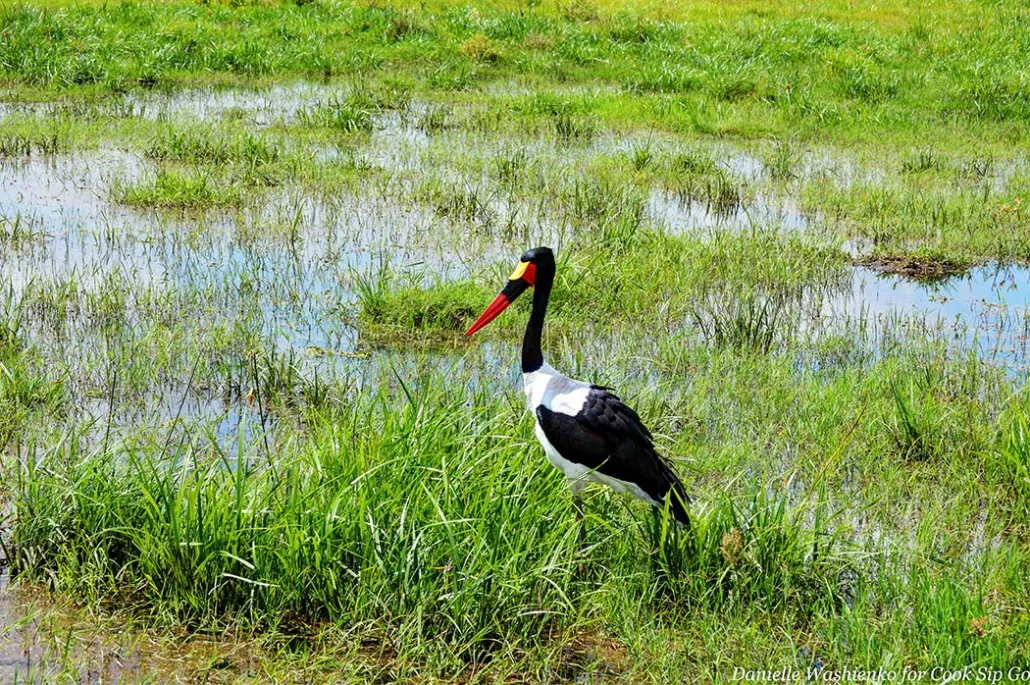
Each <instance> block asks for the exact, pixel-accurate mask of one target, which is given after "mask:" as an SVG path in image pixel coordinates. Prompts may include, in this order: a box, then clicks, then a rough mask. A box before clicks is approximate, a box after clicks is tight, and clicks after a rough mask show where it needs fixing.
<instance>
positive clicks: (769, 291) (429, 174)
mask: <svg viewBox="0 0 1030 685" xmlns="http://www.w3.org/2000/svg"><path fill="white" fill-rule="evenodd" d="M369 12H371V10H369ZM570 12H571V10H570ZM377 16H378V15H377ZM391 16H392V15H391ZM399 16H400V15H399ZM403 16H408V15H403ZM591 16H592V15H590V14H589V13H587V15H584V17H582V18H578V19H569V21H572V22H580V21H585V22H586V23H587V24H588V25H589V24H590V23H591V22H594V21H597V19H596V17H595V18H591ZM409 19H410V20H411V21H413V22H414V23H413V24H412V25H411V26H407V28H406V29H405V31H412V32H415V33H414V34H413V35H417V32H418V31H420V30H422V29H419V28H417V25H418V22H417V21H415V19H414V15H411V17H409ZM452 19H453V17H452ZM479 20H480V19H479V18H478V15H477V17H474V18H470V19H468V21H479ZM405 21H407V20H405ZM576 25H577V26H578V24H576ZM541 30H543V29H541ZM532 35H537V34H535V33H534V34H532ZM474 38H475V37H474ZM484 39H486V37H485V36H484ZM469 40H472V39H469ZM527 40H528V39H527ZM534 40H541V41H544V40H545V37H540V38H534ZM477 41H478V42H477ZM490 45H491V43H490V40H489V39H486V43H485V44H483V43H482V41H480V40H479V39H478V38H475V40H474V41H473V42H472V43H468V44H466V43H462V47H461V54H463V55H466V57H468V58H469V59H471V60H472V61H476V62H477V63H480V66H481V67H482V65H484V64H492V63H494V61H496V60H502V59H503V58H502V57H501V56H498V55H494V56H491V55H492V54H493V53H490V49H491V48H490ZM484 51H485V52H484ZM466 53H468V54H466ZM0 54H5V53H0ZM482 68H486V67H482ZM449 73H450V72H447V73H446V74H444V75H443V76H440V78H444V77H445V76H446V77H447V78H451V76H448V75H447V74H449ZM849 73H850V72H849ZM670 74H671V72H670ZM652 76H653V75H652ZM666 76H668V77H669V78H671V76H670V75H668V74H667V75H666ZM852 76H854V75H852ZM655 78H657V77H655ZM663 78H665V77H663ZM849 78H851V77H849ZM855 78H857V77H855ZM860 80H861V79H860ZM276 81H277V82H275V83H272V82H269V83H268V84H267V85H265V86H264V87H256V86H253V85H239V84H236V85H230V86H219V87H213V86H205V87H193V86H190V87H185V86H183V87H170V88H131V89H128V91H127V92H121V90H122V89H117V90H116V91H115V92H99V93H93V94H91V95H90V96H89V97H53V94H52V93H43V94H38V95H39V97H38V98H36V97H33V92H32V91H29V90H26V89H21V90H16V89H12V92H11V94H10V96H9V97H4V96H3V94H2V93H0V373H2V375H0V403H2V407H3V412H2V414H3V415H2V416H0V444H2V445H3V446H4V451H3V455H4V457H3V459H4V464H5V478H4V489H3V494H4V497H5V499H6V501H7V505H6V507H7V508H6V511H7V516H6V518H5V523H4V530H3V545H4V554H5V557H6V564H7V569H8V570H7V572H5V575H4V576H3V579H2V582H0V634H2V635H3V646H2V647H0V657H2V658H0V680H3V681H4V682H8V681H16V682H46V681H49V680H53V679H58V680H59V679H62V678H63V679H65V680H67V681H69V682H84V683H94V682H95V683H106V682H117V681H119V680H120V681H123V682H136V681H139V680H145V679H150V680H152V681H154V682H164V681H170V680H174V679H179V680H181V681H191V682H192V681H196V682H263V681H282V682H292V681H294V680H304V679H307V680H311V679H313V678H314V679H316V680H317V679H320V678H327V677H330V674H332V677H338V678H339V679H340V680H341V681H346V680H348V679H350V680H351V681H354V682H358V681H362V680H367V679H368V678H372V677H379V678H383V679H390V680H412V681H413V680H420V681H424V679H425V678H427V677H428V678H430V679H432V678H439V679H440V680H442V681H450V680H453V679H454V678H462V679H465V680H469V681H475V680H476V679H481V680H483V681H484V682H485V681H495V680H503V679H504V678H508V677H513V676H514V675H515V674H521V677H524V678H528V679H530V680H537V681H546V682H553V681H575V682H618V681H638V680H650V681H661V680H662V678H663V677H665V678H670V679H672V680H676V681H679V680H684V681H686V680H687V679H692V680H695V681H702V682H707V681H711V680H718V679H720V678H725V677H727V675H728V674H729V673H731V672H732V668H733V667H735V666H747V665H752V666H756V667H766V666H768V665H769V664H780V665H790V666H792V667H795V668H802V669H804V668H809V667H814V668H825V669H829V670H832V669H834V668H839V667H843V666H848V667H858V666H879V665H883V664H892V665H899V664H906V665H907V664H914V665H917V666H926V667H933V666H949V667H962V666H970V665H977V664H989V665H992V666H998V667H1001V666H1007V665H1015V664H1017V663H1024V662H1025V660H1026V659H1028V658H1030V646H1028V644H1027V642H1026V634H1027V631H1026V628H1027V627H1028V626H1027V623H1026V618H1025V617H1026V609H1027V608H1028V607H1027V606H1026V604H1027V601H1026V598H1027V594H1026V588H1025V579H1026V574H1027V570H1028V569H1030V552H1028V551H1027V548H1026V540H1027V527H1026V518H1025V514H1026V512H1027V505H1028V502H1030V499H1028V497H1030V486H1028V483H1030V470H1028V467H1027V462H1026V458H1027V455H1028V454H1030V448H1028V447H1027V445H1028V444H1030V443H1028V442H1027V434H1028V433H1027V430H1028V428H1027V427H1028V425H1030V424H1028V419H1027V416H1028V414H1027V410H1026V406H1025V404H1026V403H1025V399H1024V398H1023V397H1022V389H1023V384H1024V383H1025V380H1026V373H1027V369H1028V368H1030V357H1028V349H1027V336H1028V334H1030V310H1028V307H1030V266H1028V265H1027V262H1028V259H1030V251H1028V248H1027V246H1028V245H1030V234H1028V232H1027V231H1028V228H1027V227H1028V226H1030V217H1028V216H1027V215H1026V203H1027V202H1028V201H1030V195H1028V192H1027V189H1028V188H1030V168H1028V166H1027V160H1026V155H1025V151H1024V150H1023V149H1022V148H1020V147H1019V146H1013V147H1012V148H1011V149H1009V150H1000V149H995V148H993V147H992V150H991V151H986V152H985V151H983V150H979V149H976V147H975V146H969V145H964V144H957V143H954V138H949V139H948V140H947V141H944V142H941V143H940V144H935V142H934V141H933V140H931V139H930V138H928V137H926V138H923V139H921V142H919V143H917V144H913V143H911V140H910V139H909V138H904V142H901V143H899V142H898V141H892V142H890V144H888V143H887V142H884V141H878V140H875V137H873V140H872V141H871V142H870V141H869V140H867V136H859V138H860V139H862V142H854V141H852V142H850V143H849V144H843V143H841V144H831V143H830V142H828V141H827V140H826V139H821V140H820V139H818V137H811V136H805V135H802V134H801V133H799V134H798V135H796V136H772V135H768V136H767V135H759V134H755V135H736V136H734V135H722V134H716V133H717V132H713V131H712V130H702V129H707V128H708V127H704V126H700V125H698V126H697V127H695V128H696V129H697V130H691V131H689V132H688V131H684V130H683V128H682V127H681V126H680V127H677V126H668V125H663V123H662V122H663V121H664V120H663V119H662V117H663V116H664V115H663V112H664V110H662V111H659V108H658V104H655V105H654V107H655V110H654V113H655V116H654V119H653V120H650V121H648V120H646V119H639V118H638V120H635V121H633V122H631V123H628V124H627V123H626V120H625V119H626V117H624V116H609V115H610V114H611V113H610V112H607V113H605V112H604V110H603V106H604V104H605V103H612V102H615V103H623V105H625V98H637V97H638V96H639V91H638V90H631V91H624V90H622V89H620V88H619V87H615V86H613V85H612V84H610V83H605V82H603V80H594V79H586V78H584V79H583V82H582V83H577V82H576V81H575V79H570V80H566V81H564V82H561V81H560V80H559V82H558V83H548V84H541V83H538V82H536V81H534V80H532V79H520V78H519V76H518V75H517V74H509V75H506V76H505V78H498V79H495V80H492V81H490V82H489V83H485V84H482V85H481V86H480V87H476V88H467V87H465V86H461V87H457V86H456V87H454V88H453V89H449V88H447V87H439V88H435V89H430V90H428V91H426V92H421V91H419V90H418V89H414V88H411V87H410V86H406V85H405V83H404V82H403V81H398V79H391V78H384V79H370V80H365V79H363V78H354V79H349V78H330V79H326V80H319V81H317V82H316V81H315V80H305V79H302V78H299V77H290V78H285V77H284V78H281V79H276ZM663 83H664V81H663ZM876 83H880V82H879V81H876ZM876 83H873V82H865V81H862V82H861V83H860V85H861V88H859V86H855V88H858V89H859V91H861V92H863V93H864V92H865V91H864V90H862V88H865V87H868V88H874V90H875V89H876V88H879V87H880V86H877V85H876ZM862 84H864V85H862ZM724 85H725V87H726V88H729V89H730V90H731V91H732V90H733V88H731V86H732V84H724ZM880 85H881V86H882V85H883V84H882V83H880ZM874 86H875V87H874ZM884 87H886V86H884ZM899 87H900V86H899ZM634 88H636V87H634ZM888 90H889V89H888ZM663 92H664V91H663ZM733 92H735V91H733ZM849 92H850V91H849ZM856 92H858V91H856ZM877 92H878V91H877ZM733 97H736V96H733ZM733 97H730V96H728V95H725V94H724V95H723V96H720V98H724V99H723V104H721V105H718V107H731V104H726V103H733V102H735V100H734V99H733ZM740 97H742V98H746V97H749V96H747V95H741V96H740ZM633 101H634V102H636V100H633ZM654 102H655V103H665V104H664V105H662V106H665V107H680V106H682V107H686V106H687V105H685V104H684V103H678V104H677V103H675V102H673V101H671V100H667V99H665V96H664V95H663V96H661V97H659V96H657V95H656V96H655V99H654ZM623 105H619V106H623ZM612 106H613V107H614V106H615V105H612ZM625 106H628V105H625ZM806 111H807V110H806ZM700 113H701V109H698V110H697V112H695V114H696V115H697V116H700ZM665 123H668V122H665ZM695 123H696V122H695ZM723 133H726V131H723ZM949 135H952V136H954V133H953V132H949ZM969 135H970V137H973V138H975V135H974V134H973V133H970V134H969ZM1013 135H1015V134H1013ZM957 137H958V138H961V136H957ZM844 138H846V136H844ZM540 244H546V245H550V246H552V247H554V248H555V249H556V251H557V253H558V256H559V267H558V268H559V278H558V282H557V283H556V288H555V295H554V302H553V304H552V312H551V314H550V315H549V331H548V337H547V341H546V344H547V348H548V349H547V352H548V354H549V356H550V358H551V359H550V360H551V361H552V363H553V364H554V365H555V366H557V367H558V368H560V369H562V370H564V371H566V372H568V373H570V374H572V375H576V376H580V377H583V378H589V379H591V380H594V381H597V382H599V383H604V384H610V385H612V386H614V387H616V388H619V390H620V392H621V393H622V394H623V396H624V397H625V398H626V399H628V400H630V401H631V402H632V403H633V404H634V405H635V406H637V407H638V408H639V409H640V413H641V414H642V416H644V418H645V419H646V421H647V422H648V423H649V424H650V425H651V426H653V428H654V432H655V435H656V437H657V442H658V444H659V447H660V448H661V449H662V450H663V452H665V453H666V454H669V455H670V457H671V458H672V459H673V462H674V465H675V467H676V469H677V471H678V472H680V474H681V475H682V476H683V479H684V481H685V482H686V483H687V487H688V490H689V491H690V492H691V493H692V495H693V496H694V499H695V504H694V508H693V510H692V511H693V515H694V517H695V532H694V533H692V535H696V538H687V537H678V538H675V540H674V541H673V542H669V541H668V540H666V539H665V537H663V535H664V534H663V533H661V532H660V531H656V530H655V529H652V528H649V524H648V519H647V518H646V516H645V514H646V511H645V510H644V509H643V508H641V507H639V506H637V504H636V503H633V504H628V505H627V503H626V502H624V501H622V500H621V499H619V498H616V497H612V496H610V495H608V494H605V493H603V492H600V491H598V492H592V494H591V497H590V498H589V500H588V503H587V521H588V529H589V530H590V531H591V535H592V536H596V537H594V539H595V540H597V543H596V544H594V546H593V547H590V548H588V549H587V550H586V551H584V550H582V549H580V547H579V544H578V538H577V537H576V530H575V527H574V525H573V522H574V520H575V518H574V512H573V511H572V510H571V504H570V500H569V498H568V494H567V492H566V490H565V486H564V484H563V483H561V482H560V479H559V478H558V477H557V475H556V474H555V473H552V472H551V471H550V470H548V468H547V467H546V463H545V462H544V461H543V459H542V455H541V454H540V453H539V449H538V448H537V447H536V446H535V443H534V442H533V440H532V435H531V430H530V427H529V423H528V421H527V420H526V417H525V413H524V410H523V408H522V405H521V402H522V398H521V394H520V391H519V384H520V380H521V379H520V374H519V372H518V367H517V359H518V341H519V338H520V332H521V326H522V324H523V320H524V316H525V314H526V308H525V307H524V306H523V305H525V303H522V302H520V303H519V304H518V305H516V306H515V307H513V308H512V310H511V311H510V312H508V313H506V314H505V316H504V317H503V318H502V319H500V320H499V321H498V322H497V323H496V324H495V325H494V326H493V327H492V328H491V329H490V330H489V331H488V332H486V333H485V334H484V335H483V336H481V337H477V338H476V339H474V340H472V341H469V340H465V339H464V338H463V337H462V336H461V332H462V331H463V330H464V329H465V328H466V327H467V326H468V324H469V323H470V322H471V321H472V320H473V319H474V318H475V316H476V315H477V314H478V313H479V311H480V310H481V309H482V308H483V307H485V306H486V304H487V303H489V301H490V299H491V298H492V297H493V296H494V295H495V294H496V291H497V290H498V289H499V288H500V286H501V285H502V284H503V282H504V278H505V276H506V275H507V273H508V272H509V270H510V269H511V268H512V266H513V265H514V263H515V261H516V259H517V257H518V255H520V254H521V252H522V251H523V250H525V249H526V248H528V247H532V246H534V245H540ZM669 545H671V547H670V546H669ZM677 545H679V546H678V547H677ZM12 576H14V580H12V579H11V577H12ZM227 631H228V633H229V635H228V636H224V634H225V633H226V632H227ZM868 631H872V632H871V633H869V634H871V635H873V637H872V638H869V639H868V640H866V637H865V636H866V634H867V632H868ZM781 634H782V635H785V636H789V638H790V639H789V640H785V641H781V640H770V639H767V638H762V637H756V635H781ZM1021 659H1022V660H1023V661H1020V660H1021ZM527 664H531V665H532V668H529V670H528V671H527V670H526V669H527V668H528V667H527ZM344 666H346V667H344ZM526 673H529V675H526ZM669 674H674V675H675V676H676V677H674V678H672V677H670V675H669Z"/></svg>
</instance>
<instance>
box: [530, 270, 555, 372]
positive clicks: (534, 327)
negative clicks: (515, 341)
mask: <svg viewBox="0 0 1030 685" xmlns="http://www.w3.org/2000/svg"><path fill="white" fill-rule="evenodd" d="M553 283H554V267H553V266H552V267H550V268H547V266H546V265H538V266H537V272H536V285H535V286H533V311H532V312H531V313H530V315H529V323H528V324H526V335H525V337H523V338H522V373H532V372H533V371H536V370H537V369H539V368H540V367H541V366H543V363H544V353H543V351H542V350H541V349H540V337H541V335H542V334H543V332H544V316H545V315H546V314H547V301H548V299H550V297H551V286H552V285H553Z"/></svg>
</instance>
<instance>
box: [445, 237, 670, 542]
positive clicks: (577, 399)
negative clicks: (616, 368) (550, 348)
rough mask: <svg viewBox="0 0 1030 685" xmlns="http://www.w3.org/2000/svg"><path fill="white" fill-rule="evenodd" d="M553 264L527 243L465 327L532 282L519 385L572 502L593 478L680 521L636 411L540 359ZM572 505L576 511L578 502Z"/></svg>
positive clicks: (661, 462)
mask: <svg viewBox="0 0 1030 685" xmlns="http://www.w3.org/2000/svg"><path fill="white" fill-rule="evenodd" d="M555 272H556V265H555V259H554V252H553V251H552V250H551V249H550V248H548V247H536V248H533V249H531V250H527V251H526V252H525V253H524V254H523V255H522V257H521V259H520V260H519V264H518V266H517V267H516V268H515V271H514V272H513V273H512V274H511V276H510V277H509V278H508V282H507V284H506V285H505V286H504V288H503V289H502V290H501V293H500V294H499V295H498V296H497V297H496V298H495V299H494V300H493V302H491V303H490V305H489V306H488V307H487V308H486V309H485V310H484V311H483V313H482V314H481V315H480V316H479V318H477V319H476V320H475V321H474V322H473V323H472V325H471V326H469V328H468V330H467V331H465V335H466V336H472V335H475V334H476V333H477V332H478V331H480V330H482V329H483V328H484V327H485V326H486V325H487V324H489V323H490V322H491V321H493V320H494V319H496V318H497V317H498V316H499V315H500V313H501V312H503V311H504V310H505V309H506V308H507V307H508V306H509V305H510V304H511V303H512V302H514V301H515V300H516V298H518V297H519V295H521V294H522V293H524V292H525V291H526V290H529V289H532V290H533V307H532V310H531V312H530V315H529V322H528V323H527V324H526V333H525V336H524V338H523V340H522V382H523V388H524V390H525V393H526V399H527V402H528V405H529V410H530V411H531V412H532V414H533V418H534V420H535V426H534V433H535V434H536V438H537V440H539V442H540V444H541V446H543V448H544V453H545V454H546V456H547V459H548V461H550V462H551V464H553V465H554V466H556V467H557V468H558V469H560V470H561V471H562V472H563V473H564V474H565V477H566V478H567V479H568V481H569V484H570V487H571V490H572V496H573V500H574V502H577V503H578V501H579V495H580V492H581V490H582V489H583V488H584V487H585V486H586V484H587V483H588V482H595V483H600V484H601V485H606V486H608V487H609V488H611V489H612V490H614V491H616V492H618V493H623V494H624V493H629V494H632V495H634V496H636V497H637V498H639V499H642V500H644V501H645V502H648V503H650V504H652V505H654V506H655V507H657V508H658V509H664V508H665V507H668V509H669V511H670V512H671V513H672V515H673V517H674V518H675V521H676V523H677V524H678V526H679V527H689V526H690V516H689V514H688V512H687V506H688V505H689V504H690V498H689V497H688V496H687V492H686V489H685V488H684V486H683V483H682V481H680V479H679V478H678V477H677V476H676V474H675V472H674V471H673V470H672V466H671V465H670V463H669V461H668V460H667V459H666V458H665V457H664V456H662V455H661V454H660V453H659V452H658V450H657V449H656V448H655V445H654V438H653V437H652V435H651V432H650V431H649V430H648V429H647V427H646V426H645V425H644V423H643V422H642V421H641V420H640V417H639V416H638V415H637V413H636V412H635V411H634V410H633V409H631V408H630V407H629V406H627V405H626V404H625V403H624V402H623V401H622V400H621V399H620V398H619V396H618V395H616V394H615V393H614V392H613V390H612V388H610V387H607V386H602V385H596V384H593V383H585V382H583V381H578V380H575V379H573V378H569V377H568V376H566V375H564V374H562V373H559V372H558V371H557V370H555V369H554V368H553V367H552V366H551V365H550V364H548V363H547V362H545V361H544V357H543V351H542V349H541V344H540V343H541V335H542V334H543V328H544V317H545V315H546V314H547V304H548V300H549V299H550V296H551V289H552V287H553V285H554V277H555ZM576 511H577V515H578V516H579V517H580V518H582V510H581V509H580V507H579V506H578V505H577V507H576ZM581 534H582V529H581Z"/></svg>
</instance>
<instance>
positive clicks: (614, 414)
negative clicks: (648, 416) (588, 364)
mask: <svg viewBox="0 0 1030 685" xmlns="http://www.w3.org/2000/svg"><path fill="white" fill-rule="evenodd" d="M536 416H537V421H538V422H539V423H540V428H541V429H542V430H543V431H544V435H546V436H547V440H548V441H549V442H550V443H551V445H553V446H554V448H555V449H556V450H558V453H559V454H561V455H562V457H564V458H565V459H568V460H569V461H572V462H575V463H577V464H582V465H583V466H586V467H587V468H589V469H591V470H594V471H597V472H598V473H601V474H604V475H605V476H609V477H611V478H618V479H619V480H621V481H625V482H628V483H635V484H636V485H638V486H639V487H640V489H641V490H643V491H644V492H645V493H647V495H648V496H649V497H651V499H653V500H655V501H656V502H664V501H665V498H666V495H668V493H669V490H674V491H675V493H676V495H677V496H675V497H673V498H672V501H671V502H670V503H669V508H670V509H671V510H672V512H673V514H674V515H675V517H676V519H677V520H678V521H680V522H681V523H683V524H684V525H686V524H688V523H689V521H688V519H687V512H686V509H685V508H684V507H685V505H686V504H687V503H689V502H690V499H689V498H688V497H687V493H686V490H685V489H684V488H683V484H682V483H681V482H680V480H679V478H677V477H676V474H675V473H673V471H672V468H671V467H670V466H669V463H668V462H667V461H666V460H665V458H664V457H662V455H660V454H658V451H657V450H655V447H654V439H653V438H652V437H651V432H650V431H648V430H647V427H646V426H644V424H643V422H642V421H641V420H640V417H639V416H637V413H636V412H635V411H633V410H632V409H631V408H629V407H628V406H626V405H625V404H624V403H623V401H622V400H620V399H619V398H618V396H616V395H614V394H613V393H611V392H609V391H608V390H607V389H605V388H602V387H599V386H591V389H590V394H589V395H587V399H586V402H585V403H584V404H583V408H582V409H581V410H580V411H579V413H578V414H576V415H575V416H570V415H568V414H562V413H560V412H554V411H551V410H550V409H548V408H547V407H545V406H543V405H540V406H538V407H537V409H536Z"/></svg>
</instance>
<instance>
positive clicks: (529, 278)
mask: <svg viewBox="0 0 1030 685" xmlns="http://www.w3.org/2000/svg"><path fill="white" fill-rule="evenodd" d="M535 280H536V265H535V264H531V263H529V262H520V263H519V266H518V268H516V269H515V273H513V274H512V275H511V276H509V277H508V284H507V285H505V286H504V290H502V291H501V294H500V295H498V296H497V297H495V298H494V301H493V302H491V303H490V306H489V307H487V308H486V309H484V310H483V313H482V314H480V315H479V318H478V319H476V320H475V321H474V322H473V323H472V325H471V326H469V329H468V330H467V331H465V335H466V336H469V335H473V334H475V333H476V332H478V331H480V330H482V329H483V328H484V327H485V326H486V325H487V324H488V323H490V322H491V321H493V320H494V319H496V318H497V317H498V316H499V315H500V313H501V312H503V311H504V310H505V309H507V308H508V305H510V304H511V303H512V302H514V301H515V300H516V298H518V296H519V295H521V294H522V293H524V292H526V290H527V289H529V288H531V287H532V286H533V282H534V281H535Z"/></svg>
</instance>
